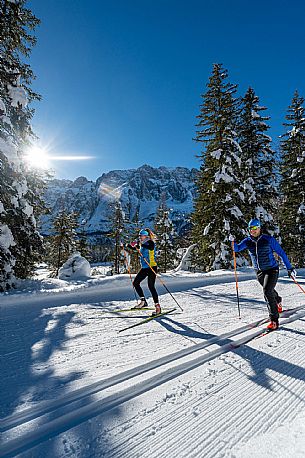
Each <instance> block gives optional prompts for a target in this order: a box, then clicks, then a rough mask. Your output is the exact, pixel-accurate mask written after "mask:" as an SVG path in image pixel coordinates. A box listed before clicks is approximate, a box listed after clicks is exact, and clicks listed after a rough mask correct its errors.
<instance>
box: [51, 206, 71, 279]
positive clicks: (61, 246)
mask: <svg viewBox="0 0 305 458" xmlns="http://www.w3.org/2000/svg"><path fill="white" fill-rule="evenodd" d="M77 216H78V215H77V213H75V212H73V213H66V212H65V211H64V210H62V211H61V212H60V213H58V215H57V216H56V218H55V219H54V221H53V228H52V229H53V231H54V235H52V236H50V237H48V252H47V260H48V262H49V264H50V265H51V266H52V268H53V273H54V275H55V276H56V277H57V275H58V271H59V269H60V267H61V266H62V265H63V263H64V262H66V261H67V260H68V258H69V257H70V256H71V255H72V254H73V253H74V252H75V251H78V243H77V233H76V228H77V227H78V222H77Z"/></svg>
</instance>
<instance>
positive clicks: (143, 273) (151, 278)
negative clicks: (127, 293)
mask: <svg viewBox="0 0 305 458" xmlns="http://www.w3.org/2000/svg"><path fill="white" fill-rule="evenodd" d="M152 269H153V270H154V272H155V273H157V270H158V269H157V266H155V267H152ZM154 272H153V271H152V270H151V268H150V267H147V268H143V269H141V270H140V271H139V272H138V273H137V275H136V278H135V279H134V281H133V286H134V287H135V290H136V292H137V293H138V295H139V296H140V297H144V293H143V289H142V288H141V286H140V283H141V281H143V280H144V279H145V278H146V277H148V281H147V284H148V288H149V291H150V292H151V295H152V297H153V300H154V303H155V304H158V302H159V299H158V293H157V291H156V288H155V282H156V274H155V273H154Z"/></svg>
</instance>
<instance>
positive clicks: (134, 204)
mask: <svg viewBox="0 0 305 458" xmlns="http://www.w3.org/2000/svg"><path fill="white" fill-rule="evenodd" d="M196 174H197V170H195V169H191V170H190V169H187V168H184V167H176V168H167V167H159V168H153V167H150V166H149V165H143V166H142V167H140V168H138V169H132V170H115V171H112V172H109V173H104V174H103V175H102V176H101V177H100V178H98V179H97V181H96V182H95V183H94V182H92V181H88V180H87V179H86V178H85V177H79V178H77V179H76V180H75V181H69V180H51V181H50V182H49V186H48V189H47V191H46V193H45V198H46V203H47V205H48V206H49V207H50V208H51V209H52V211H51V215H52V217H54V215H56V214H57V213H58V212H59V211H60V210H62V209H68V210H69V211H73V210H74V211H78V212H79V213H80V221H84V220H85V222H84V225H83V227H84V230H85V231H86V232H87V233H88V234H94V233H105V232H107V231H109V215H110V213H111V210H110V208H109V205H110V204H111V203H113V202H114V200H115V199H119V200H120V202H121V204H122V208H123V211H124V212H125V214H126V216H128V218H129V219H130V220H132V219H133V218H134V217H135V215H136V213H138V215H139V219H140V220H142V221H143V224H147V225H152V224H153V221H154V217H155V213H156V209H157V207H158V205H159V201H160V199H161V197H162V196H163V195H164V194H166V199H167V205H168V207H169V208H170V209H171V214H170V216H171V218H172V220H173V222H174V224H175V227H176V229H177V230H178V232H181V231H182V230H183V228H184V227H185V225H186V219H187V216H188V215H189V214H190V212H191V211H192V208H193V197H194V195H195V186H194V179H195V177H196ZM50 224H51V221H50V216H48V215H46V216H45V217H44V219H43V224H42V232H43V233H45V234H47V233H49V231H50Z"/></svg>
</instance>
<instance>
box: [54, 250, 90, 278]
mask: <svg viewBox="0 0 305 458" xmlns="http://www.w3.org/2000/svg"><path fill="white" fill-rule="evenodd" d="M90 277H91V267H90V264H89V262H88V261H87V259H85V258H83V257H82V256H81V254H80V253H79V252H78V251H77V252H76V253H74V254H73V255H72V256H70V258H69V259H68V260H67V261H66V262H65V263H64V264H63V266H62V267H61V268H60V269H59V272H58V278H59V279H60V280H66V281H67V280H81V279H85V278H90Z"/></svg>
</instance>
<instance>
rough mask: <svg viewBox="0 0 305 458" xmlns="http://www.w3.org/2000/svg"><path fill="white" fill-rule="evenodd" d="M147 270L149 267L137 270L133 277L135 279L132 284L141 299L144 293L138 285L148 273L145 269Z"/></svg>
mask: <svg viewBox="0 0 305 458" xmlns="http://www.w3.org/2000/svg"><path fill="white" fill-rule="evenodd" d="M148 270H150V269H141V270H139V272H138V273H137V275H136V277H135V279H134V281H133V286H134V288H135V290H136V292H137V293H138V295H139V297H140V298H141V299H143V298H144V293H143V289H142V288H141V286H140V283H141V282H142V281H143V280H144V278H146V277H147V274H148V272H147V271H148Z"/></svg>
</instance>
